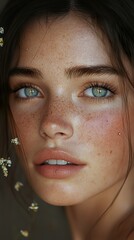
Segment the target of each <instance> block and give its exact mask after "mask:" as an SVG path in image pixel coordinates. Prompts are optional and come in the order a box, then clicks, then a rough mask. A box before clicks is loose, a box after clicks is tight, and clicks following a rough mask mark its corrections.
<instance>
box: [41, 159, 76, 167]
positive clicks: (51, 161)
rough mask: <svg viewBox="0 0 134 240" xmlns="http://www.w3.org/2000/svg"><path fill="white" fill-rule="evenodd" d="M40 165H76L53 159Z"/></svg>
mask: <svg viewBox="0 0 134 240" xmlns="http://www.w3.org/2000/svg"><path fill="white" fill-rule="evenodd" d="M41 165H51V166H52V165H59V166H66V165H77V164H73V163H71V162H67V161H65V160H55V159H50V160H47V161H45V162H44V163H41Z"/></svg>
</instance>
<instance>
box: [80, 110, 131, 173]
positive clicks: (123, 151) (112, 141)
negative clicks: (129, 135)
mask: <svg viewBox="0 0 134 240" xmlns="http://www.w3.org/2000/svg"><path fill="white" fill-rule="evenodd" d="M78 129H79V133H78V134H79V136H78V139H79V143H78V144H79V145H81V146H83V148H84V153H85V155H86V157H87V158H89V159H95V160H96V162H97V164H100V165H101V166H104V165H105V166H110V167H111V166H112V167H113V168H117V169H116V171H118V170H119V171H121V172H122V171H124V170H125V171H126V165H127V164H128V147H127V146H128V142H127V139H126V134H125V132H124V124H123V115H122V113H119V111H114V112H110V111H109V112H108V111H107V112H103V113H102V114H92V115H90V117H89V118H88V119H86V118H85V119H84V118H83V119H81V127H80V126H79V127H78ZM80 129H81V131H80ZM89 156H90V157H89ZM81 157H82V156H81ZM89 161H90V160H89ZM93 164H95V163H93ZM124 166H125V167H124Z"/></svg>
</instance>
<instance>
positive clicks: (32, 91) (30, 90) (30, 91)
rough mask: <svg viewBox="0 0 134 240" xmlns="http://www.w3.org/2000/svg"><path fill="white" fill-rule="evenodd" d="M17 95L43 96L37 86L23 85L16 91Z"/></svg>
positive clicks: (28, 96) (25, 96) (21, 96)
mask: <svg viewBox="0 0 134 240" xmlns="http://www.w3.org/2000/svg"><path fill="white" fill-rule="evenodd" d="M16 94H17V97H20V98H34V97H39V96H41V93H40V92H39V90H38V89H36V88H35V87H27V86H26V87H22V88H20V89H18V90H17V91H16Z"/></svg>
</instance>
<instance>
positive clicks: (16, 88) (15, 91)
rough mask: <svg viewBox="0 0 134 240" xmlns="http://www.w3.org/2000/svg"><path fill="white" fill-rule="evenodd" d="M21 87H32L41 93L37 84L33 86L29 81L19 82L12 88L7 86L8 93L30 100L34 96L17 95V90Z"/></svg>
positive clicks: (20, 98)
mask: <svg viewBox="0 0 134 240" xmlns="http://www.w3.org/2000/svg"><path fill="white" fill-rule="evenodd" d="M23 88H25V89H26V88H33V89H35V90H37V91H38V92H39V93H40V94H41V91H40V89H39V88H38V87H37V86H35V85H33V84H31V83H20V84H18V85H16V86H15V87H14V88H13V89H11V88H9V93H10V94H12V93H15V96H16V98H17V99H18V100H30V99H32V98H35V97H20V96H18V94H17V92H18V91H19V90H22V89H23Z"/></svg>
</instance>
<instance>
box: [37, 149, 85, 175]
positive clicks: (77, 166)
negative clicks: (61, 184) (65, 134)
mask: <svg viewBox="0 0 134 240" xmlns="http://www.w3.org/2000/svg"><path fill="white" fill-rule="evenodd" d="M52 159H55V160H65V161H67V162H70V163H71V165H48V164H43V163H45V161H47V160H52ZM34 165H35V170H36V171H37V172H38V174H40V175H41V176H43V177H45V178H49V179H64V178H67V177H71V176H73V175H75V174H77V173H78V172H80V171H81V170H82V169H83V167H84V166H85V165H86V164H85V163H82V162H81V161H80V160H79V159H76V158H75V157H73V156H72V155H70V154H69V153H66V152H64V151H62V150H54V149H45V150H43V151H41V152H39V153H38V154H37V156H36V158H35V161H34Z"/></svg>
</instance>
